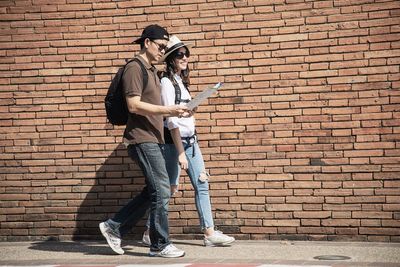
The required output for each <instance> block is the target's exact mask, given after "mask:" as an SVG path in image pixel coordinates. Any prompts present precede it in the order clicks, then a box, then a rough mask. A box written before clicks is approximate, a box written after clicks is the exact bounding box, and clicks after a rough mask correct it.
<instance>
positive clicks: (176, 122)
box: [161, 74, 195, 137]
mask: <svg viewBox="0 0 400 267" xmlns="http://www.w3.org/2000/svg"><path fill="white" fill-rule="evenodd" d="M174 78H175V80H176V82H177V83H178V85H179V87H180V88H181V99H188V100H191V99H192V98H191V96H190V93H189V91H188V90H187V89H186V88H185V86H184V85H183V82H182V78H181V77H180V76H179V75H177V74H175V75H174ZM161 102H162V104H163V105H164V106H170V105H175V87H174V85H173V84H172V82H171V80H170V79H168V78H167V77H163V78H162V79H161ZM180 105H185V103H180ZM194 123H195V121H194V117H193V116H191V117H189V118H178V117H168V118H166V120H165V122H164V126H165V127H167V128H168V129H170V130H171V129H175V128H179V132H180V134H181V137H190V136H192V135H194V133H195V126H194Z"/></svg>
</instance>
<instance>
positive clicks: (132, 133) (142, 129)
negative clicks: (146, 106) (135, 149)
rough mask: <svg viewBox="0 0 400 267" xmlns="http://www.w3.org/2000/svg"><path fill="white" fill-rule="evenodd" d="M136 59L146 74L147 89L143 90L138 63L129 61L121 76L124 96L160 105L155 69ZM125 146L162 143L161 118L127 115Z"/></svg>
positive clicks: (159, 116) (156, 116)
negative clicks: (141, 64)
mask: <svg viewBox="0 0 400 267" xmlns="http://www.w3.org/2000/svg"><path fill="white" fill-rule="evenodd" d="M137 58H138V59H139V60H140V61H141V62H142V63H143V65H144V66H145V69H146V70H147V74H148V82H147V87H146V88H144V89H143V74H142V69H141V67H140V65H139V63H138V62H136V61H131V62H130V63H128V65H127V66H126V67H125V71H124V75H123V76H122V83H123V88H124V91H125V95H126V96H127V97H128V96H140V97H141V98H140V99H141V101H143V102H146V103H150V104H153V105H162V104H161V85H160V79H159V78H158V76H157V69H156V68H155V67H154V66H152V65H150V64H149V63H147V62H146V61H145V60H144V59H143V58H142V57H140V56H137ZM124 143H125V144H140V143H158V144H163V143H164V137H163V116H162V115H147V116H142V115H138V114H135V113H129V116H128V122H127V124H126V128H125V132H124Z"/></svg>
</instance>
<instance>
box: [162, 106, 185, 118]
mask: <svg viewBox="0 0 400 267" xmlns="http://www.w3.org/2000/svg"><path fill="white" fill-rule="evenodd" d="M166 108H167V113H168V116H169V117H183V116H184V115H187V114H188V113H189V109H188V108H187V107H186V106H181V105H172V106H167V107H166Z"/></svg>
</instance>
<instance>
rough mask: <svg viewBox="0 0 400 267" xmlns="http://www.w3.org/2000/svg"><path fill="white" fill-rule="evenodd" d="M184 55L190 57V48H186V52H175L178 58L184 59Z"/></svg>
mask: <svg viewBox="0 0 400 267" xmlns="http://www.w3.org/2000/svg"><path fill="white" fill-rule="evenodd" d="M184 56H186V58H189V57H190V52H189V50H186V51H185V52H178V53H176V54H175V58H177V59H182V58H183V57H184Z"/></svg>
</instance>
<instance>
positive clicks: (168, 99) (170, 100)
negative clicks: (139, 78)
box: [161, 77, 179, 130]
mask: <svg viewBox="0 0 400 267" xmlns="http://www.w3.org/2000/svg"><path fill="white" fill-rule="evenodd" d="M161 103H162V104H163V106H171V105H175V87H174V85H173V84H172V82H171V80H170V79H169V78H167V77H164V78H162V79H161ZM177 121H178V118H177V117H167V118H166V122H167V126H168V129H170V130H171V129H175V128H178V127H179V126H178V124H177Z"/></svg>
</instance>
